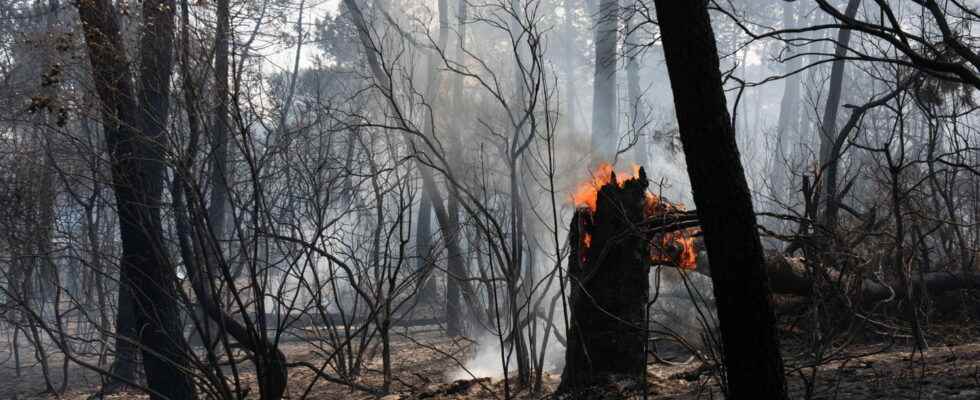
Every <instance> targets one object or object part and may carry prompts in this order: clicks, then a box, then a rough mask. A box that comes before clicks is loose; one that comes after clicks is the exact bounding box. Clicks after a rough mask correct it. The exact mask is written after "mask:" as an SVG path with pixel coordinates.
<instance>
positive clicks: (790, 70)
mask: <svg viewBox="0 0 980 400" xmlns="http://www.w3.org/2000/svg"><path fill="white" fill-rule="evenodd" d="M795 11H796V2H788V1H787V2H783V29H794V28H796V25H797V24H796V21H795ZM786 52H787V55H786V57H791V58H790V59H789V60H787V61H786V62H785V67H784V69H783V73H784V74H793V75H790V76H787V77H785V78H783V84H784V85H785V87H784V88H783V98H782V100H781V101H780V103H779V121H778V124H777V126H776V150H775V151H774V152H773V156H772V162H771V164H770V174H769V176H770V180H771V181H772V197H773V198H774V199H775V200H776V201H777V202H783V201H785V200H787V199H788V197H789V181H790V179H789V176H788V175H789V171H787V169H786V168H785V167H787V166H786V165H783V164H782V162H783V160H787V159H790V158H789V157H788V154H787V153H788V152H789V149H788V148H789V147H790V146H791V145H792V144H794V143H796V142H797V141H798V140H799V134H800V132H799V127H800V74H799V73H795V71H797V70H799V69H800V66H801V65H802V60H801V59H800V57H801V55H799V54H793V53H794V48H793V47H792V46H787V49H786Z"/></svg>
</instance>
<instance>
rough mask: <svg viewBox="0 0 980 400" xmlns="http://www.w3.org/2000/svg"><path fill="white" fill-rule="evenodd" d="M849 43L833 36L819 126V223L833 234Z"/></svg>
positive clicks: (850, 6)
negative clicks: (831, 60) (840, 111)
mask: <svg viewBox="0 0 980 400" xmlns="http://www.w3.org/2000/svg"><path fill="white" fill-rule="evenodd" d="M860 4H861V0H849V1H848V2H847V9H846V10H844V14H845V15H846V16H847V18H854V16H855V15H856V14H857V9H858V5H860ZM850 41H851V30H850V29H846V28H844V29H841V30H840V32H838V34H837V42H836V43H837V46H836V48H835V50H834V57H835V58H836V59H835V60H834V64H833V66H832V67H831V68H830V87H829V88H828V89H827V103H826V107H825V108H824V112H823V123H822V124H821V125H820V166H821V168H824V172H823V178H821V180H820V181H821V183H822V184H821V185H820V186H821V187H822V188H823V199H821V200H822V201H823V206H824V213H823V223H824V225H825V226H826V229H827V230H829V231H830V232H831V233H833V232H834V231H835V230H836V229H837V215H838V210H839V209H840V207H839V206H838V205H837V200H838V199H837V169H838V166H839V165H840V156H841V154H840V149H839V148H838V147H837V146H834V143H835V142H836V141H837V135H838V133H837V112H838V109H839V108H840V98H841V92H842V88H843V83H844V67H845V64H844V59H843V57H844V56H845V55H846V54H847V48H848V45H849V44H850Z"/></svg>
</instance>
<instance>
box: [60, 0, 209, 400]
mask: <svg viewBox="0 0 980 400" xmlns="http://www.w3.org/2000/svg"><path fill="white" fill-rule="evenodd" d="M175 9H176V4H175V3H174V2H173V1H167V0H164V1H158V0H150V1H145V2H144V3H143V19H144V21H143V24H144V30H145V32H144V34H143V35H142V36H141V38H140V62H139V63H138V65H139V66H140V82H141V84H140V89H141V90H140V92H139V101H138V102H137V99H136V97H135V96H134V92H135V91H134V90H133V82H132V73H131V72H130V70H129V66H130V63H129V61H128V60H127V59H126V51H125V47H124V45H123V41H122V37H121V35H120V30H119V24H118V21H117V20H116V13H115V10H114V8H113V6H112V5H111V4H110V3H109V1H108V0H92V1H85V2H80V3H78V11H79V16H80V17H81V20H82V22H83V23H82V26H83V28H84V31H85V41H86V45H87V50H88V54H89V59H90V61H91V63H92V73H93V78H94V81H95V85H96V90H97V91H98V94H99V98H100V99H101V102H102V112H103V125H104V127H105V134H106V145H107V146H108V149H109V155H110V158H111V161H112V183H113V189H114V190H115V196H116V206H117V208H118V210H119V223H120V227H119V230H120V238H121V240H122V247H123V253H122V259H121V260H120V268H121V273H120V274H121V277H120V286H122V287H127V288H129V290H130V291H131V294H132V295H133V300H134V301H133V303H135V310H136V312H135V315H136V318H135V320H136V329H137V330H136V332H138V336H139V342H140V344H141V345H142V346H143V363H144V369H145V371H146V377H147V384H148V387H149V389H150V390H151V391H152V393H151V398H153V399H163V398H170V399H193V398H195V397H196V395H195V393H194V388H193V384H192V382H191V379H190V376H189V375H188V374H187V372H186V371H187V358H186V356H185V354H184V353H185V351H186V349H185V346H184V345H183V343H182V332H181V326H180V324H179V323H178V322H179V320H178V316H177V312H178V310H177V304H176V298H177V296H176V287H175V286H174V277H175V276H174V269H173V265H172V264H171V263H170V260H169V259H168V258H167V255H166V247H165V245H164V242H163V225H162V222H161V217H160V199H161V193H162V190H163V162H162V153H163V152H162V150H163V149H162V145H161V144H162V143H163V142H164V138H163V129H164V125H163V124H165V123H166V121H167V120H168V116H169V107H170V104H169V101H170V75H171V70H172V66H173V55H172V48H173V32H174V11H175ZM121 293H122V294H124V293H125V291H123V292H121ZM121 300H122V301H126V300H127V299H125V298H124V297H121Z"/></svg>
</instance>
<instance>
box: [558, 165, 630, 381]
mask: <svg viewBox="0 0 980 400" xmlns="http://www.w3.org/2000/svg"><path fill="white" fill-rule="evenodd" d="M610 181H611V182H616V179H615V176H614V177H613V178H612V179H611V180H610ZM647 185H648V182H647V179H646V174H645V173H644V171H643V169H640V175H639V177H638V178H635V179H630V180H627V181H626V182H625V183H624V184H623V186H622V187H618V186H617V185H616V184H615V183H613V184H608V185H606V186H603V187H602V188H601V189H600V190H599V194H598V196H597V205H596V210H595V213H594V214H593V213H590V212H589V211H587V210H579V211H578V212H576V213H575V217H574V218H572V225H571V228H570V233H569V241H570V243H572V251H571V254H570V255H569V267H568V275H569V278H568V279H569V286H570V287H571V289H570V298H569V305H570V308H571V318H570V326H569V331H568V340H567V342H568V346H567V347H566V350H565V370H564V371H563V372H562V378H561V386H560V387H559V391H561V392H565V393H581V392H583V391H586V390H590V388H597V387H598V386H601V385H603V384H605V383H608V382H609V381H610V380H613V379H616V380H619V379H621V378H626V379H633V380H635V381H636V382H640V381H641V379H642V377H643V374H644V371H645V369H646V351H645V347H644V346H645V341H646V303H647V298H648V297H649V281H648V279H647V273H648V271H649V261H648V258H647V256H648V252H647V249H648V245H647V239H645V235H644V234H643V233H641V232H640V231H639V230H638V229H636V228H635V227H637V226H638V225H640V224H641V222H643V218H644V216H643V205H644V192H645V191H646V188H647Z"/></svg>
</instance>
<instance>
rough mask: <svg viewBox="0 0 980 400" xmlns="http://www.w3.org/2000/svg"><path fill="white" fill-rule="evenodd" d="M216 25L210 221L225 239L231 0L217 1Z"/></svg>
mask: <svg viewBox="0 0 980 400" xmlns="http://www.w3.org/2000/svg"><path fill="white" fill-rule="evenodd" d="M217 6H218V7H217V10H216V11H217V12H216V17H217V20H218V21H217V26H216V27H215V34H214V91H215V93H214V95H215V97H216V101H217V104H215V107H214V131H213V132H212V138H211V139H212V142H211V146H212V148H213V151H212V154H211V156H212V157H213V158H212V159H211V202H210V205H209V206H208V221H209V222H210V224H211V231H212V232H214V236H215V237H217V238H218V240H225V239H226V238H225V218H226V217H225V215H226V214H227V211H226V209H227V204H228V184H227V182H228V180H227V178H228V131H229V128H228V48H229V42H230V34H229V33H230V32H229V31H230V25H231V21H230V10H229V0H218V2H217Z"/></svg>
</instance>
